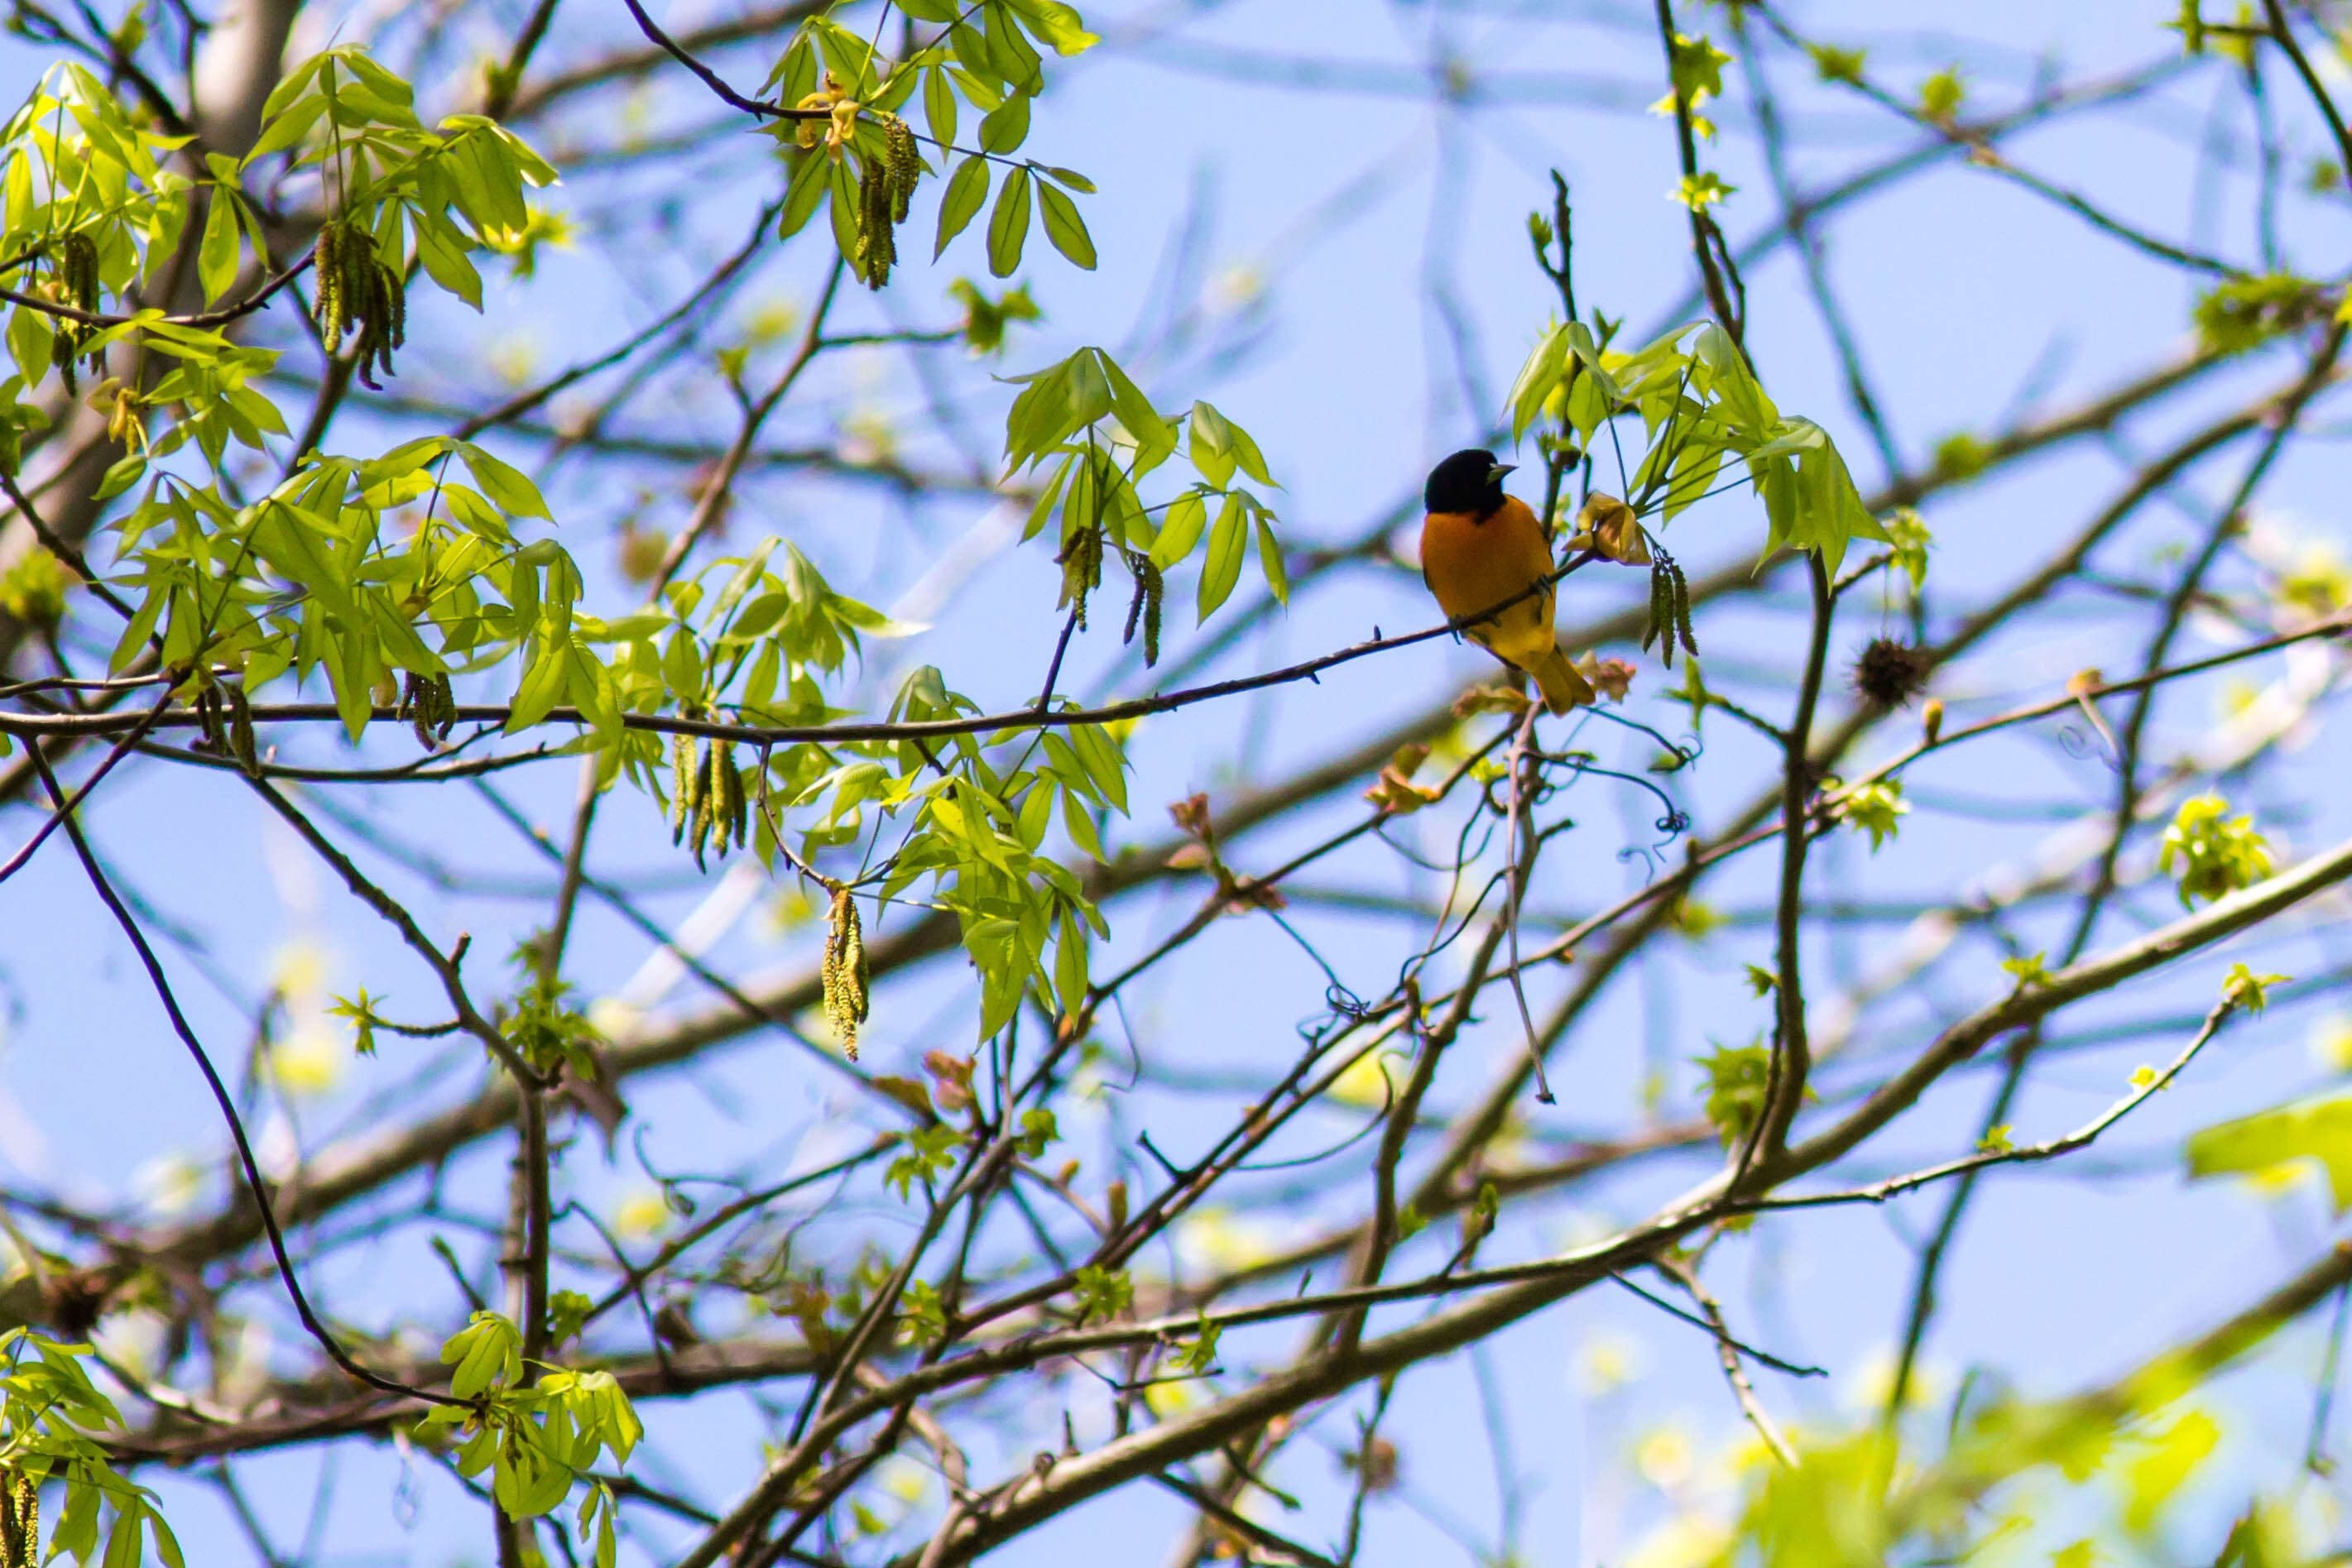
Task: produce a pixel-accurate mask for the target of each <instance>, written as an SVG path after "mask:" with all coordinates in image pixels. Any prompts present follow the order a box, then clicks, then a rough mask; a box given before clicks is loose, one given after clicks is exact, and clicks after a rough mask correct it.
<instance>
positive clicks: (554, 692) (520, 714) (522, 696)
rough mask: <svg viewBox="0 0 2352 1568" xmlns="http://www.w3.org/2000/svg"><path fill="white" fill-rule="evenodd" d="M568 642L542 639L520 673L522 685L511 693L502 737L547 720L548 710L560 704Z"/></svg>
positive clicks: (568, 669) (568, 668) (567, 671)
mask: <svg viewBox="0 0 2352 1568" xmlns="http://www.w3.org/2000/svg"><path fill="white" fill-rule="evenodd" d="M571 646H572V644H571V643H570V641H569V640H568V639H561V638H554V637H548V638H542V639H541V642H540V648H539V653H538V656H537V657H536V658H534V659H533V660H532V661H531V664H530V669H529V670H527V671H525V672H524V674H523V677H522V685H520V687H518V688H517V689H516V691H515V697H514V706H512V707H511V708H509V710H508V713H507V722H506V733H507V734H509V735H512V734H514V733H515V731H517V730H519V729H529V728H530V727H531V726H532V725H535V724H537V723H538V722H539V721H540V720H541V719H543V718H545V717H546V716H547V715H548V712H549V710H550V709H551V708H553V707H554V706H555V705H556V704H557V703H559V702H562V700H563V688H564V685H565V684H566V678H567V677H568V676H569V675H570V674H571V664H570V661H569V659H568V657H567V654H568V653H569V651H570V649H571Z"/></svg>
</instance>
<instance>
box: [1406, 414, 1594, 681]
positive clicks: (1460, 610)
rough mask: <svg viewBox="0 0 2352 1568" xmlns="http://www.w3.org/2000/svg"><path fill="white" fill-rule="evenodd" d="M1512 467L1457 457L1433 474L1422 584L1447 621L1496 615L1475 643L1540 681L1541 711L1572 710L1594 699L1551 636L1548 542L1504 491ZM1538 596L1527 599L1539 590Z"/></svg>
mask: <svg viewBox="0 0 2352 1568" xmlns="http://www.w3.org/2000/svg"><path fill="white" fill-rule="evenodd" d="M1514 466H1515V465H1512V464H1508V463H1497V462H1496V461H1495V455H1494V454H1493V453H1491V452H1484V451H1477V450H1472V451H1467V452H1457V453H1455V454H1454V455H1453V456H1451V457H1448V458H1447V459H1446V460H1445V461H1444V462H1443V463H1440V464H1439V465H1437V466H1436V467H1434V468H1433V469H1431V470H1430V471H1429V484H1428V486H1427V488H1425V489H1424V490H1423V492H1422V500H1423V503H1424V504H1425V505H1426V506H1427V507H1428V508H1429V517H1428V519H1427V520H1426V521H1424V522H1423V524H1422V526H1421V580H1422V581H1423V582H1425V583H1427V584H1428V585H1429V591H1430V592H1431V593H1433V594H1434V595H1436V596H1437V603H1438V607H1439V608H1440V609H1442V610H1444V612H1445V614H1446V617H1447V619H1449V620H1459V619H1461V618H1462V617H1464V616H1465V615H1475V614H1477V613H1478V612H1480V611H1482V610H1495V607H1496V605H1499V604H1502V603H1503V601H1505V600H1507V599H1512V598H1513V597H1514V596H1516V595H1525V597H1523V598H1519V599H1517V602H1515V603H1513V604H1511V605H1509V606H1508V607H1507V608H1505V609H1502V610H1499V611H1496V613H1495V614H1493V615H1490V616H1487V617H1486V618H1485V619H1484V620H1481V621H1480V622H1477V623H1476V624H1475V625H1471V626H1465V627H1464V628H1463V630H1464V632H1466V633H1467V634H1468V636H1469V638H1470V640H1471V641H1472V642H1474V643H1477V644H1478V645H1479V646H1480V647H1482V648H1484V649H1486V651H1487V652H1488V653H1492V654H1494V655H1495V657H1496V658H1498V659H1500V660H1502V661H1503V662H1504V663H1505V664H1514V665H1517V667H1518V668H1520V669H1522V670H1525V671H1526V672H1527V673H1528V674H1530V675H1533V676H1534V677H1535V682H1536V686H1537V688H1538V690H1539V691H1541V692H1542V693H1543V699H1544V706H1546V707H1548V708H1549V709H1550V710H1551V711H1552V712H1554V713H1566V712H1567V711H1568V710H1569V709H1570V708H1572V707H1577V706H1581V705H1583V704H1585V703H1589V702H1591V700H1592V684H1591V682H1590V681H1587V680H1586V679H1585V678H1584V677H1583V676H1582V675H1581V674H1578V673H1577V669H1576V666H1575V665H1574V664H1570V663H1569V661H1568V654H1567V653H1565V652H1564V651H1562V649H1561V648H1560V646H1559V643H1557V642H1555V641H1554V640H1553V638H1552V629H1551V617H1552V601H1553V598H1554V595H1553V592H1552V588H1551V584H1550V583H1549V581H1547V579H1548V578H1549V577H1550V576H1551V572H1552V560H1551V545H1550V543H1549V541H1548V540H1547V539H1546V538H1544V528H1543V524H1541V523H1539V522H1538V521H1537V520H1536V515H1535V513H1534V512H1533V511H1531V510H1529V509H1528V504H1527V503H1526V502H1525V501H1521V500H1518V499H1517V498H1515V497H1510V496H1507V495H1505V494H1504V493H1503V476H1504V475H1506V474H1508V473H1509V472H1510V471H1511V469H1512V468H1513V467H1514ZM1538 582H1541V583H1543V585H1544V586H1543V591H1541V592H1539V593H1528V589H1530V588H1532V587H1534V586H1535V585H1536V584H1537V583H1538Z"/></svg>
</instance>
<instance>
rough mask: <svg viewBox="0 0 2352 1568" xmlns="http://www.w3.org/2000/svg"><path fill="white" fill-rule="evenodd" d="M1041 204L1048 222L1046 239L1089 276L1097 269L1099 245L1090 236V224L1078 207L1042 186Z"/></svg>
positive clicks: (1050, 187)
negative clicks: (1096, 260)
mask: <svg viewBox="0 0 2352 1568" xmlns="http://www.w3.org/2000/svg"><path fill="white" fill-rule="evenodd" d="M1037 200H1038V203H1039V204H1040V207H1041V209H1042V211H1043V213H1044V215H1045V237H1046V238H1047V239H1050V240H1052V241H1053V242H1054V248H1055V250H1058V251H1060V252H1061V253H1062V254H1063V255H1064V256H1067V257H1069V258H1070V260H1071V261H1072V262H1073V263H1074V264H1076V266H1078V267H1083V268H1085V269H1086V270H1087V271H1088V272H1092V271H1093V270H1094V269H1095V242H1094V239H1093V237H1092V236H1091V235H1088V234H1087V221H1086V220H1085V219H1084V218H1082V217H1080V216H1079V215H1078V204H1076V202H1073V201H1072V200H1070V198H1069V197H1067V196H1066V195H1064V194H1062V193H1061V192H1059V191H1057V190H1055V189H1054V187H1053V186H1051V185H1049V184H1045V183H1043V182H1040V183H1038V186H1037Z"/></svg>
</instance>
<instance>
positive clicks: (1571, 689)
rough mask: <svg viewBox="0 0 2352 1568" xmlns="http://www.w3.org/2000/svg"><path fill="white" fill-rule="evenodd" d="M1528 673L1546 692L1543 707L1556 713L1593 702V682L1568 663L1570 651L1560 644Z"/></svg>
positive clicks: (1542, 690)
mask: <svg viewBox="0 0 2352 1568" xmlns="http://www.w3.org/2000/svg"><path fill="white" fill-rule="evenodd" d="M1528 674H1531V675H1533V676H1534V677H1535V678H1536V689H1537V690H1538V691H1540V692H1542V693H1543V700H1544V706H1545V707H1547V708H1549V709H1550V710H1551V711H1552V712H1553V713H1566V712H1568V711H1569V710H1570V708H1579V707H1582V706H1585V705H1586V704H1587V703H1590V702H1591V701H1592V699H1593V690H1592V683H1591V681H1588V680H1586V679H1585V678H1584V676H1583V674H1581V673H1580V671H1579V670H1578V669H1577V667H1576V666H1575V665H1574V664H1570V663H1569V659H1568V650H1567V649H1565V648H1562V647H1560V646H1559V645H1558V644H1557V643H1555V644H1553V646H1552V651H1551V652H1550V653H1547V654H1546V655H1544V657H1543V658H1541V659H1539V660H1538V661H1537V662H1536V663H1535V664H1531V665H1529V666H1528Z"/></svg>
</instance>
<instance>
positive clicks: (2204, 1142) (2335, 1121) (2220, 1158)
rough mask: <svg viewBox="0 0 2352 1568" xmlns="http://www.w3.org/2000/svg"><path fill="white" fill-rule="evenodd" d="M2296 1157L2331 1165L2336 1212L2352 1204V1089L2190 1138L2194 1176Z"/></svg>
mask: <svg viewBox="0 0 2352 1568" xmlns="http://www.w3.org/2000/svg"><path fill="white" fill-rule="evenodd" d="M2297 1160H2317V1161H2318V1162H2319V1163H2320V1164H2321V1165H2322V1166H2325V1167H2326V1171H2327V1187H2328V1192H2329V1195H2330V1196H2331V1197H2333V1199H2334V1201H2335V1205H2336V1213H2338V1214H2342V1213H2343V1212H2344V1211H2345V1210H2347V1208H2352V1093H2335V1094H2326V1095H2320V1096H2316V1097H2315V1098H2312V1099H2308V1100H2298V1101H2293V1102H2290V1103H2287V1104H2284V1105H2280V1106H2276V1107H2274V1108H2273V1109H2271V1110H2268V1111H2261V1112H2257V1113H2254V1114H2253V1115H2251V1116H2241V1117H2238V1118H2237V1119H2235V1120H2233V1121H2228V1122H2222V1123H2219V1124H2215V1125H2213V1126H2210V1127H2207V1128H2205V1129H2203V1130H2202V1131H2201V1132H2198V1133H2194V1134H2190V1136H2189V1175H2190V1176H2260V1175H2263V1174H2265V1173H2267V1172H2270V1171H2273V1170H2275V1169H2276V1168H2277V1167H2279V1166H2284V1165H2287V1164H2289V1163H2291V1162H2294V1161H2297Z"/></svg>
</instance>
